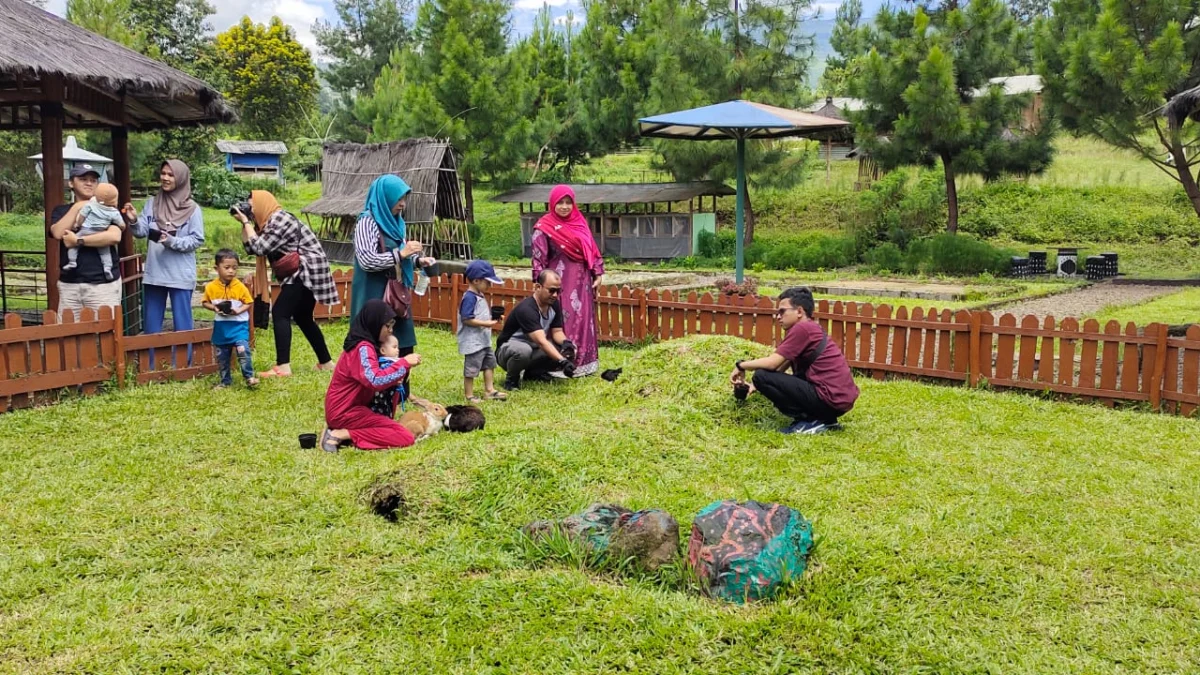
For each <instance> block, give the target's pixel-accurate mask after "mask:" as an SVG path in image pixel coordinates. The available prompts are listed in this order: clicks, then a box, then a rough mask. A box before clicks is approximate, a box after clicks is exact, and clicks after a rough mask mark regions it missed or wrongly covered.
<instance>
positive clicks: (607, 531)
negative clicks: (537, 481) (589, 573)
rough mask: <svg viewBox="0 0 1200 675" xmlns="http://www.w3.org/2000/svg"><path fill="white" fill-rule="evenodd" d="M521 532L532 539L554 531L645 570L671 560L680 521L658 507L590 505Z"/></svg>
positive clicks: (675, 551)
mask: <svg viewBox="0 0 1200 675" xmlns="http://www.w3.org/2000/svg"><path fill="white" fill-rule="evenodd" d="M524 531H525V534H527V535H528V536H529V537H530V538H532V539H535V540H536V539H538V538H540V537H544V536H547V535H549V534H550V533H552V532H556V531H557V532H560V533H562V534H563V535H564V536H566V537H567V538H568V539H570V540H571V541H574V542H578V543H580V544H582V545H583V546H585V547H587V548H588V549H589V550H591V551H593V552H596V553H603V554H606V555H607V556H611V557H612V558H616V559H617V560H620V561H624V560H627V559H629V558H633V559H634V560H635V562H637V563H638V564H639V565H641V566H642V567H644V568H646V569H648V570H655V569H657V568H658V567H659V566H661V565H663V564H664V563H667V562H669V561H671V560H672V559H674V558H675V556H676V555H677V554H678V552H679V523H678V522H676V520H675V519H674V518H672V517H671V514H669V513H667V512H666V511H661V510H659V509H643V510H641V511H630V510H629V509H627V508H625V507H623V506H619V505H616V504H592V505H591V506H589V507H588V508H587V509H586V510H584V511H583V512H582V513H576V514H575V515H572V516H568V517H567V518H564V519H563V520H562V522H560V523H556V522H554V521H549V520H539V521H535V522H533V523H530V524H528V525H526V526H525V528H524Z"/></svg>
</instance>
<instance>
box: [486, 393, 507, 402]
mask: <svg viewBox="0 0 1200 675" xmlns="http://www.w3.org/2000/svg"><path fill="white" fill-rule="evenodd" d="M487 397H488V400H489V401H507V400H508V394H506V393H504V392H502V391H491V392H488V395H487Z"/></svg>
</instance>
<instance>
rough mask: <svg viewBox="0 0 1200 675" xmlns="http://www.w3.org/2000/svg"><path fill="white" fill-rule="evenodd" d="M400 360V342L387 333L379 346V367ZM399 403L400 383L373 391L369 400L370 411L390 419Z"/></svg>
mask: <svg viewBox="0 0 1200 675" xmlns="http://www.w3.org/2000/svg"><path fill="white" fill-rule="evenodd" d="M398 360H400V343H399V341H397V340H396V336H395V335H389V336H388V339H387V340H386V341H384V343H383V345H382V346H381V347H380V348H379V367H380V368H381V369H382V368H387V367H388V366H390V365H392V364H393V363H395V362H396V361H398ZM399 403H400V385H397V386H395V387H391V388H389V389H385V390H383V391H379V392H376V393H375V398H374V399H372V400H371V411H372V412H375V413H378V414H380V415H386V416H387V417H388V418H390V419H395V418H396V406H397V405H399Z"/></svg>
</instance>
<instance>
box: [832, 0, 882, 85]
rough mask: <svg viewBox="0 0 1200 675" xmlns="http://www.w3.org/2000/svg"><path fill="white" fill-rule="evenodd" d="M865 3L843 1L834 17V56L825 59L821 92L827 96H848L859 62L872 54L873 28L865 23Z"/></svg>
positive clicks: (850, 0) (859, 0) (855, 0)
mask: <svg viewBox="0 0 1200 675" xmlns="http://www.w3.org/2000/svg"><path fill="white" fill-rule="evenodd" d="M862 19H863V6H862V0H844V1H843V2H842V4H841V5H838V8H837V12H836V14H835V15H834V26H833V33H832V34H831V35H830V36H829V46H830V47H831V48H832V49H833V54H831V55H830V56H829V57H828V58H826V59H825V72H824V73H822V74H821V86H820V89H821V92H822V93H824V94H826V95H828V96H843V95H845V94H846V91H847V87H848V83H849V80H850V79H851V78H852V76H853V74H854V72H855V69H856V62H857V61H858V60H859V59H861V58H862V57H864V56H866V55H867V52H869V51H871V40H872V38H871V26H870V24H864V23H863V20H862Z"/></svg>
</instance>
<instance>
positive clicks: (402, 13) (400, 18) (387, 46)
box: [313, 0, 412, 96]
mask: <svg viewBox="0 0 1200 675" xmlns="http://www.w3.org/2000/svg"><path fill="white" fill-rule="evenodd" d="M333 9H334V11H335V12H336V13H337V17H338V18H337V22H336V23H330V22H328V21H317V22H316V24H314V25H313V34H314V35H315V36H316V38H317V45H318V46H319V47H320V48H321V49H322V50H323V51H324V52H325V55H326V56H328V57H329V59H330V63H329V65H328V66H327V67H326V68H325V80H326V81H327V82H328V83H329V86H330V88H332V89H333V90H334V91H335V92H337V93H338V94H342V95H346V96H357V95H359V94H363V93H368V92H369V91H370V90H371V85H372V84H374V83H375V78H377V77H379V73H380V72H381V71H382V70H383V67H384V66H386V65H387V63H388V59H389V58H391V54H392V50H393V49H396V48H398V47H402V46H404V45H405V44H406V43H407V42H408V40H409V30H408V24H407V22H406V19H405V17H407V16H408V15H409V14H410V13H411V12H412V0H334V3H333Z"/></svg>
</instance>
